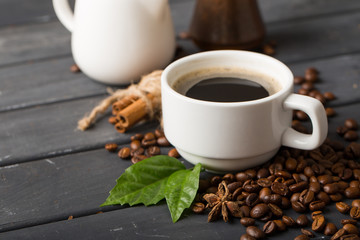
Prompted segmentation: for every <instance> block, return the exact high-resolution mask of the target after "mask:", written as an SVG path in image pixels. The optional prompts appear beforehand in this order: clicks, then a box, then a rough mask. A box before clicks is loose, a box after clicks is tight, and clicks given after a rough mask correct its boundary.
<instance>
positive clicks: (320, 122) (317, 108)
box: [282, 93, 328, 150]
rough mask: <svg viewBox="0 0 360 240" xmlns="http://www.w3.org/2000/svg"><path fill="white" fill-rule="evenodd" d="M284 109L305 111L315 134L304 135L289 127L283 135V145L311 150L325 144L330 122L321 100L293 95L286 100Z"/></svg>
mask: <svg viewBox="0 0 360 240" xmlns="http://www.w3.org/2000/svg"><path fill="white" fill-rule="evenodd" d="M283 107H284V108H285V109H286V110H292V109H296V110H302V111H304V112H305V113H306V114H307V115H308V116H309V118H310V120H311V123H312V128H313V132H312V134H304V133H300V132H298V131H296V130H294V129H293V128H291V127H289V128H287V129H286V130H285V132H284V134H283V135H282V145H284V146H288V147H293V148H299V149H303V150H311V149H315V148H317V147H318V146H320V145H321V144H322V143H323V142H324V140H325V138H326V136H327V132H328V122H327V117H326V113H325V109H324V107H323V105H322V103H321V102H320V101H319V100H317V99H315V98H311V97H308V96H303V95H299V94H295V93H292V94H290V95H289V96H288V97H287V98H286V99H285V101H284V103H283Z"/></svg>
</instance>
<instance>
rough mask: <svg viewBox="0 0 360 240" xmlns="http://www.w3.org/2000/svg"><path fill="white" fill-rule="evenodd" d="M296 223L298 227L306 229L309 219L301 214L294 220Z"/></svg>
mask: <svg viewBox="0 0 360 240" xmlns="http://www.w3.org/2000/svg"><path fill="white" fill-rule="evenodd" d="M296 223H297V225H299V226H300V227H307V226H308V225H309V219H308V218H307V216H306V215H305V214H301V215H300V216H298V218H297V219H296Z"/></svg>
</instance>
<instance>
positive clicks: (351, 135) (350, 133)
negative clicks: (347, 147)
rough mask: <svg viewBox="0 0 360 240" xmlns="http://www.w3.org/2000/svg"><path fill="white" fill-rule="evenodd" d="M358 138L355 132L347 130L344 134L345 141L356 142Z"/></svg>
mask: <svg viewBox="0 0 360 240" xmlns="http://www.w3.org/2000/svg"><path fill="white" fill-rule="evenodd" d="M358 138H359V136H358V134H357V132H355V131H354V130H349V131H347V132H346V133H345V134H344V139H345V140H346V141H356V140H358Z"/></svg>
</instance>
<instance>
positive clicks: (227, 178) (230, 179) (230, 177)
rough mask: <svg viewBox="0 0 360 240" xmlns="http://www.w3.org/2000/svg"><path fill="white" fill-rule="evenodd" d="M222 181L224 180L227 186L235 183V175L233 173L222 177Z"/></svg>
mask: <svg viewBox="0 0 360 240" xmlns="http://www.w3.org/2000/svg"><path fill="white" fill-rule="evenodd" d="M222 179H223V180H224V181H225V182H226V183H227V184H229V183H232V182H235V180H236V179H235V176H234V174H232V173H227V174H225V175H224V176H223V177H222Z"/></svg>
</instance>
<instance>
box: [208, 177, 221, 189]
mask: <svg viewBox="0 0 360 240" xmlns="http://www.w3.org/2000/svg"><path fill="white" fill-rule="evenodd" d="M221 181H222V178H221V177H220V176H213V177H212V178H211V179H210V184H211V186H215V187H217V186H218V185H219V184H220V183H221Z"/></svg>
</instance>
